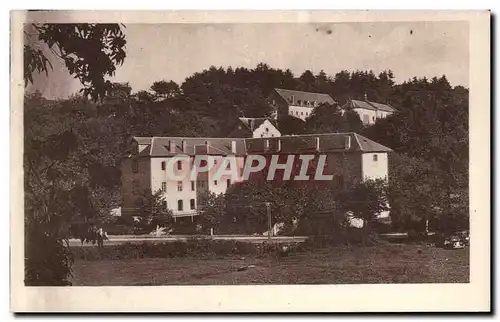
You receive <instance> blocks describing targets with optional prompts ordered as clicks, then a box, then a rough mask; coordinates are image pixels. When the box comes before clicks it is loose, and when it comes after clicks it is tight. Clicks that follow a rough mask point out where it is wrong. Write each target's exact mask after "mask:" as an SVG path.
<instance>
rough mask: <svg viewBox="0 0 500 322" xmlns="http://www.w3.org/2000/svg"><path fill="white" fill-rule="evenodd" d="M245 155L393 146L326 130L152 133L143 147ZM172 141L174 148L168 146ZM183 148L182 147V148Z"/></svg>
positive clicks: (167, 152)
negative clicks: (243, 134) (263, 134)
mask: <svg viewBox="0 0 500 322" xmlns="http://www.w3.org/2000/svg"><path fill="white" fill-rule="evenodd" d="M233 142H235V143H234V144H235V145H236V153H235V155H238V156H244V155H248V154H260V153H278V152H279V153H283V154H296V153H318V152H319V153H326V152H330V153H332V152H361V153H369V152H391V151H392V150H391V149H389V148H388V147H386V146H383V145H381V144H379V143H377V142H374V141H372V140H370V139H368V138H366V137H364V136H362V135H359V134H356V133H325V134H306V135H290V136H281V137H271V138H188V137H152V138H151V149H145V150H143V151H144V153H149V156H152V157H168V156H174V155H177V154H187V155H190V156H193V155H196V154H206V153H208V154H211V155H232V154H233V153H232V145H233ZM171 144H173V145H174V146H173V150H171V149H170V147H171ZM183 148H185V150H184V151H183Z"/></svg>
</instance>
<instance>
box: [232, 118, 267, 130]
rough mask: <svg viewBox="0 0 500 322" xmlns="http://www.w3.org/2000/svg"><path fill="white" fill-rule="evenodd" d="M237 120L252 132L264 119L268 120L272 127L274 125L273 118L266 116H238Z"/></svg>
mask: <svg viewBox="0 0 500 322" xmlns="http://www.w3.org/2000/svg"><path fill="white" fill-rule="evenodd" d="M239 120H240V121H241V123H243V124H244V125H245V126H246V127H247V128H248V129H249V130H250V131H252V132H253V131H255V130H256V129H257V128H258V127H259V126H261V125H262V123H264V122H265V121H269V122H270V123H271V124H272V125H273V126H274V127H276V124H274V122H273V120H271V119H269V118H267V117H240V118H239Z"/></svg>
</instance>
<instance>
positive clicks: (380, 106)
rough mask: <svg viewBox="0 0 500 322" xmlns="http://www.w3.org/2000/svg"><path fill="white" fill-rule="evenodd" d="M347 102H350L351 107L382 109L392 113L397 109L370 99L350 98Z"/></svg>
mask: <svg viewBox="0 0 500 322" xmlns="http://www.w3.org/2000/svg"><path fill="white" fill-rule="evenodd" d="M347 104H349V105H350V107H352V108H362V109H365V110H372V111H377V110H380V111H384V112H391V113H392V112H395V111H396V109H394V108H393V107H392V106H389V105H386V104H381V103H375V102H370V101H359V100H350V101H349V102H348V103H347Z"/></svg>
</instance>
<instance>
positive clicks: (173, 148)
mask: <svg viewBox="0 0 500 322" xmlns="http://www.w3.org/2000/svg"><path fill="white" fill-rule="evenodd" d="M169 146H170V153H175V141H174V140H170V144H169Z"/></svg>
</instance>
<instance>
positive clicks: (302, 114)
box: [292, 111, 311, 116]
mask: <svg viewBox="0 0 500 322" xmlns="http://www.w3.org/2000/svg"><path fill="white" fill-rule="evenodd" d="M305 114H306V116H309V115H310V114H311V112H305ZM292 115H293V112H292ZM299 115H300V116H304V112H300V113H299V112H298V111H295V116H299Z"/></svg>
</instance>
